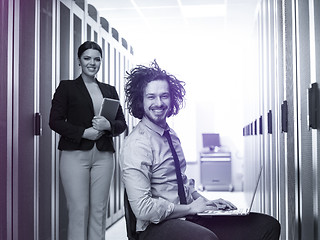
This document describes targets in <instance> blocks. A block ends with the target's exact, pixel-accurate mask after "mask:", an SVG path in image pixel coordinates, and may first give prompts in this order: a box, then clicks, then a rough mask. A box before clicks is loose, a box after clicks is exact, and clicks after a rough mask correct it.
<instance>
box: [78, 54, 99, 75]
mask: <svg viewBox="0 0 320 240" xmlns="http://www.w3.org/2000/svg"><path fill="white" fill-rule="evenodd" d="M79 63H80V66H81V69H82V73H83V74H84V75H86V76H88V77H95V75H96V74H97V72H98V71H99V69H100V66H101V54H100V52H99V51H98V50H96V49H87V50H86V51H84V52H83V53H82V55H81V57H80V59H79Z"/></svg>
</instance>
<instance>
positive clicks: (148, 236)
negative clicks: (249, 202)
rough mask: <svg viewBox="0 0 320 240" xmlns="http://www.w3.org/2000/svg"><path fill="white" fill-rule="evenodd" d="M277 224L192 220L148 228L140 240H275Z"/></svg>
mask: <svg viewBox="0 0 320 240" xmlns="http://www.w3.org/2000/svg"><path fill="white" fill-rule="evenodd" d="M279 236H280V224H279V222H278V221H277V220H276V219H274V218H273V217H271V216H268V215H265V214H261V213H250V214H249V215H247V216H214V217H193V218H191V219H188V220H181V219H170V220H167V221H164V222H161V223H159V224H150V225H149V226H148V228H147V229H146V230H145V231H144V232H141V233H140V235H139V240H164V239H165V240H179V239H181V240H198V239H199V240H278V239H279Z"/></svg>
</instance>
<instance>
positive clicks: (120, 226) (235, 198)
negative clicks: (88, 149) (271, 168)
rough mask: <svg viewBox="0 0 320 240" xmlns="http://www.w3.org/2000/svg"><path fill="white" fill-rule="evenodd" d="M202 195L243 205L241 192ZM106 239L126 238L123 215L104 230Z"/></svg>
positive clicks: (205, 193) (124, 239)
mask: <svg viewBox="0 0 320 240" xmlns="http://www.w3.org/2000/svg"><path fill="white" fill-rule="evenodd" d="M201 194H202V195H203V196H205V197H206V198H208V199H217V198H223V199H225V200H229V201H231V202H232V203H233V204H235V205H236V206H237V207H245V206H246V204H245V199H244V194H243V192H206V191H204V192H202V193H201ZM106 240H127V232H126V223H125V219H124V217H123V218H121V219H120V220H119V221H118V222H116V223H115V224H114V225H112V226H111V227H110V228H109V229H108V230H107V231H106Z"/></svg>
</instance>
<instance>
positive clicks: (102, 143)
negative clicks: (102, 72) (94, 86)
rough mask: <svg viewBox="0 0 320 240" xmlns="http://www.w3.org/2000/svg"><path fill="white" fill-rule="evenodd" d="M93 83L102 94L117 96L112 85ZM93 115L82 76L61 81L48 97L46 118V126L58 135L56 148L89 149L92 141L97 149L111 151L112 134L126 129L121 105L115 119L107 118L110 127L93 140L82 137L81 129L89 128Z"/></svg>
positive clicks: (114, 134) (112, 148)
mask: <svg viewBox="0 0 320 240" xmlns="http://www.w3.org/2000/svg"><path fill="white" fill-rule="evenodd" d="M96 81H97V80H96ZM97 83H98V86H99V88H100V90H101V92H102V95H103V97H107V98H113V99H119V97H118V94H117V91H116V89H115V88H114V87H113V86H111V85H108V84H105V83H101V82H99V81H97ZM93 117H94V110H93V103H92V100H91V97H90V94H89V92H88V90H87V88H86V86H85V84H84V82H83V80H82V77H81V76H80V77H78V78H77V79H75V80H63V81H61V82H60V84H59V86H58V88H57V89H56V92H55V94H54V96H53V99H52V106H51V111H50V118H49V126H50V128H51V129H52V130H54V131H55V132H57V133H59V134H60V135H61V137H60V141H59V146H58V149H60V150H90V149H92V147H93V145H94V143H95V142H96V146H97V148H98V150H100V151H109V152H114V151H115V150H114V147H113V141H112V137H115V136H117V135H119V134H120V133H122V132H124V131H125V130H126V128H127V124H126V121H125V118H124V115H123V112H122V107H121V106H119V109H118V112H117V115H116V119H115V120H114V121H110V123H111V129H112V130H111V131H106V133H105V134H104V135H103V136H102V137H101V138H99V139H98V140H96V141H93V140H89V139H84V138H82V134H83V132H84V130H85V129H86V128H90V127H92V119H93Z"/></svg>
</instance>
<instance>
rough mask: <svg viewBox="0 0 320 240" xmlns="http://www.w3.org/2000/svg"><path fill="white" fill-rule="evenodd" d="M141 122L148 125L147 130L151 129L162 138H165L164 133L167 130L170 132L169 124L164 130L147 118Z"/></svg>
mask: <svg viewBox="0 0 320 240" xmlns="http://www.w3.org/2000/svg"><path fill="white" fill-rule="evenodd" d="M141 121H142V123H143V124H144V125H146V127H147V128H149V129H151V130H152V131H154V132H156V133H158V134H159V135H160V136H163V133H164V131H165V130H170V128H169V126H168V124H167V126H166V128H165V129H163V128H162V127H160V126H159V125H157V124H155V123H153V122H151V121H150V120H149V119H148V118H147V117H145V116H144V117H143V118H142V120H141Z"/></svg>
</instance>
